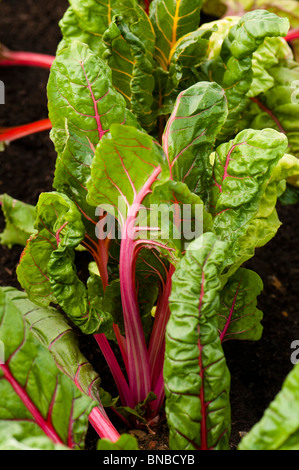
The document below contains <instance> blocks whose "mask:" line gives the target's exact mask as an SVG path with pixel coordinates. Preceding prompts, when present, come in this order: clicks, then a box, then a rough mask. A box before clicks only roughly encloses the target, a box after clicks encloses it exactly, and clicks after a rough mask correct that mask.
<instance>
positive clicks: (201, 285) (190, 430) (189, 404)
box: [164, 233, 230, 450]
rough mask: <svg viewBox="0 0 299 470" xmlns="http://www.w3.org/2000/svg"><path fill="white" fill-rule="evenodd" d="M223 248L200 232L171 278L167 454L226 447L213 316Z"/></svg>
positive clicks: (221, 364)
mask: <svg viewBox="0 0 299 470" xmlns="http://www.w3.org/2000/svg"><path fill="white" fill-rule="evenodd" d="M226 249H227V245H226V244H225V243H223V242H220V241H218V240H217V238H216V236H215V235H214V234H212V233H205V234H204V235H203V236H202V237H200V238H198V239H197V240H195V241H194V242H193V243H192V244H190V246H189V248H188V250H187V252H186V255H185V256H184V258H183V259H182V260H181V262H180V264H179V266H178V268H177V270H176V272H175V274H174V275H173V281H172V293H171V296H170V310H171V316H170V320H169V322H168V325H167V331H166V353H165V363H164V379H165V387H166V414H167V419H168V425H169V428H170V447H171V449H173V450H176V449H180V450H208V449H215V450H225V449H228V443H229V434H230V404H229V387H230V374H229V371H228V368H227V365H226V361H225V357H224V354H223V351H222V346H221V342H220V338H219V333H218V318H217V311H218V309H219V291H220V289H221V282H220V279H219V272H220V271H221V269H222V266H223V261H224V259H225V255H226Z"/></svg>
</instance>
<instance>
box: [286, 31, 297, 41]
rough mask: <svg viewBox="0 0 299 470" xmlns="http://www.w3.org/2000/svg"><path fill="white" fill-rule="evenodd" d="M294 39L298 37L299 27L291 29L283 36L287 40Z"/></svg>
mask: <svg viewBox="0 0 299 470" xmlns="http://www.w3.org/2000/svg"><path fill="white" fill-rule="evenodd" d="M294 39H299V28H297V29H291V30H290V31H289V32H288V34H287V35H286V37H285V40H286V41H287V42H290V41H293V40H294Z"/></svg>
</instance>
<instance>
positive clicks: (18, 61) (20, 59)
mask: <svg viewBox="0 0 299 470" xmlns="http://www.w3.org/2000/svg"><path fill="white" fill-rule="evenodd" d="M54 59H55V57H54V56H50V55H46V54H37V53H34V52H22V51H20V52H12V51H9V50H6V49H4V50H3V49H2V51H1V53H0V65H2V66H11V65H20V66H29V67H41V68H44V69H50V68H51V66H52V64H53V61H54Z"/></svg>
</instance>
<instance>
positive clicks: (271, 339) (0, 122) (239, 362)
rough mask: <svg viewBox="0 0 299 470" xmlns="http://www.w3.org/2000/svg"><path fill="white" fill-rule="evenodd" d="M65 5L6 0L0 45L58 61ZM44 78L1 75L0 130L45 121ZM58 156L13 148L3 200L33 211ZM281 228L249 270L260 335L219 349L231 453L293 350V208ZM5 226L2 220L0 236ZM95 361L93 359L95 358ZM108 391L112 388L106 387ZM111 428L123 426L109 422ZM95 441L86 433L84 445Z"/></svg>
mask: <svg viewBox="0 0 299 470" xmlns="http://www.w3.org/2000/svg"><path fill="white" fill-rule="evenodd" d="M67 6H68V2H67V0H50V1H48V2H45V1H44V0H39V1H36V0H35V1H34V0H22V2H20V0H9V1H8V2H3V3H1V5H0V42H2V43H5V45H6V46H7V47H9V48H11V49H13V50H26V51H34V52H41V53H48V54H52V55H55V51H56V47H57V44H58V42H59V40H60V38H61V35H60V30H59V27H58V21H59V19H60V18H61V17H62V15H63V12H64V11H65V9H66V8H67ZM47 78H48V72H47V71H45V70H39V69H30V68H19V67H16V68H14V67H10V68H0V80H2V81H3V82H4V83H5V85H6V105H5V106H4V105H0V127H1V126H13V125H17V124H23V123H28V122H31V121H35V120H39V119H43V118H46V117H47V100H46V83H47ZM55 158H56V155H55V152H54V149H53V145H52V143H51V141H50V139H49V136H48V132H44V133H42V134H39V135H35V136H31V137H28V138H24V139H22V140H20V141H16V142H14V143H13V144H12V145H11V146H10V147H9V148H8V149H7V150H6V151H5V153H3V154H2V155H0V159H1V164H0V194H1V193H8V194H10V195H12V196H14V197H15V198H17V199H20V200H23V201H24V202H27V203H31V204H35V203H36V202H37V199H38V196H39V194H40V193H41V192H42V191H51V190H52V180H53V174H54V168H55ZM279 214H280V218H281V220H282V222H283V226H282V227H281V229H280V230H279V233H278V235H277V236H276V238H275V239H274V240H272V241H271V242H270V243H269V244H268V245H267V246H266V247H264V248H262V249H259V250H258V251H257V253H256V256H255V257H254V259H253V260H251V261H250V262H249V263H247V266H248V267H250V268H251V269H253V270H255V271H256V272H257V273H258V274H259V275H260V276H261V278H262V279H263V281H264V291H263V293H262V295H261V296H260V298H259V308H260V309H261V310H263V312H264V320H263V326H264V334H263V338H262V339H261V340H260V341H259V342H257V343H248V342H238V341H236V342H229V343H226V344H225V345H224V349H225V353H226V356H227V361H228V365H229V368H230V371H231V376H232V387H231V405H232V437H231V448H232V449H235V448H236V446H237V444H238V442H239V440H240V433H244V432H248V431H249V430H250V429H251V427H252V426H253V425H254V424H255V423H256V422H257V421H258V420H259V419H260V418H261V416H262V414H263V412H264V410H265V408H266V407H267V406H268V405H269V403H270V402H271V401H272V400H273V398H274V397H275V395H276V394H277V393H278V391H279V390H280V388H281V385H282V383H283V380H284V379H285V377H286V375H287V374H288V372H289V371H290V370H291V368H292V364H291V361H290V355H291V349H290V345H291V343H292V342H293V341H294V340H296V339H299V307H298V305H297V304H298V301H299V292H298V285H299V250H298V235H297V234H298V233H299V218H298V206H288V207H280V206H279ZM2 229H3V220H2V217H1V216H0V230H2ZM21 251H22V249H21V248H19V247H15V248H13V249H12V250H8V249H7V248H5V247H0V261H1V264H0V285H1V286H8V285H11V286H14V287H20V286H19V284H18V281H17V279H16V275H15V269H16V265H17V263H18V260H19V256H20V253H21ZM82 349H83V353H84V354H85V355H86V356H87V357H88V359H90V361H92V362H93V364H94V366H95V367H96V368H98V369H99V371H100V374H101V376H102V378H103V386H104V387H105V388H106V389H109V391H111V393H113V392H114V390H113V386H112V385H111V383H112V379H111V377H110V375H109V371H108V369H107V366H105V365H104V363H103V361H102V359H101V355H100V353H99V354H98V355H97V353H98V351H97V349H95V348H94V343H92V344H91V343H90V341H86V340H84V341H83V343H82ZM95 357H97V359H95ZM109 387H110V388H109ZM111 418H112V419H113V421H114V423H115V425H116V426H117V427H119V426H120V427H119V429H120V430H122V431H123V430H124V428H123V425H122V424H121V423H119V422H118V420H117V419H115V416H114V415H113V416H111ZM131 432H132V433H135V435H137V437H138V439H139V444H140V447H141V448H143V449H147V450H153V449H161V450H163V449H167V439H168V431H167V425H166V421H165V420H164V421H162V422H161V424H160V425H159V428H157V429H156V430H155V432H156V434H151V433H149V432H147V431H146V430H145V431H140V430H139V431H134V430H132V431H131ZM95 442H96V436H95V434H94V432H93V430H92V429H90V430H89V433H88V437H87V446H88V448H90V449H92V448H93V446H94V443H95Z"/></svg>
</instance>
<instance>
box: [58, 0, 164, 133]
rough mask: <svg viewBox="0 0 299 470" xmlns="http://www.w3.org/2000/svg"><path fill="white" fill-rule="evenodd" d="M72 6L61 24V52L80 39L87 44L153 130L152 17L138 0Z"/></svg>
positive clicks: (75, 0)
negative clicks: (150, 18) (65, 46)
mask: <svg viewBox="0 0 299 470" xmlns="http://www.w3.org/2000/svg"><path fill="white" fill-rule="evenodd" d="M70 3H71V7H70V8H69V10H68V11H67V12H66V14H65V17H64V18H63V20H62V21H61V23H60V25H61V29H62V33H63V37H64V41H63V43H62V44H61V45H60V48H59V49H60V50H61V49H63V47H64V45H65V43H67V44H70V43H72V42H73V41H74V40H76V39H78V40H80V41H81V42H83V43H85V44H87V45H88V46H89V48H90V49H91V50H92V51H93V52H94V53H95V54H96V55H97V56H98V57H99V58H101V59H104V60H105V61H106V62H107V64H108V65H109V67H110V68H111V71H112V80H113V86H114V87H115V88H116V89H117V90H118V91H119V92H120V93H121V94H122V95H123V97H124V98H125V100H126V103H127V106H128V107H129V108H131V107H132V110H134V111H135V112H136V115H137V116H138V117H139V118H140V121H141V122H142V123H143V124H144V125H145V127H150V126H151V124H152V119H153V118H152V117H151V112H150V109H151V105H152V102H153V96H152V91H153V89H154V80H153V77H152V72H153V53H154V46H155V35H154V30H153V27H152V25H151V22H150V20H149V17H148V15H147V14H146V13H145V12H144V10H143V8H142V7H141V6H139V5H138V3H137V1H136V0H121V1H117V0H109V1H106V0H105V1H104V2H98V1H96V0H88V2H84V3H82V2H80V1H78V0H71V2H70ZM91 11H92V12H93V14H90V12H91Z"/></svg>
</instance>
